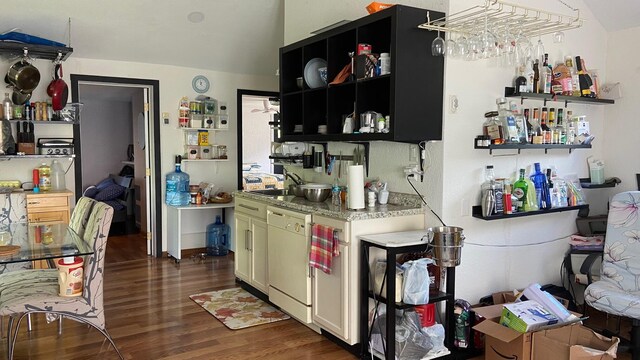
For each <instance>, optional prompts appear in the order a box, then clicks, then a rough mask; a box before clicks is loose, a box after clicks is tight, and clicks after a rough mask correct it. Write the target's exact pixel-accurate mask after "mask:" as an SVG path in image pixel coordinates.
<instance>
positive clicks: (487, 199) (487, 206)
mask: <svg viewBox="0 0 640 360" xmlns="http://www.w3.org/2000/svg"><path fill="white" fill-rule="evenodd" d="M484 179H485V181H484V183H482V186H481V190H482V213H483V215H485V216H490V215H495V214H502V213H503V212H504V203H503V194H504V187H503V184H502V183H501V182H498V181H496V175H495V172H494V170H493V165H487V166H486V167H485V170H484Z"/></svg>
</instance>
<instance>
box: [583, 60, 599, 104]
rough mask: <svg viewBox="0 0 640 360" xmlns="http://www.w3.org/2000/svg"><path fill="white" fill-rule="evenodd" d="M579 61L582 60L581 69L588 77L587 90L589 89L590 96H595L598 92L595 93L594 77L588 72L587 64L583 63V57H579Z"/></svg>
mask: <svg viewBox="0 0 640 360" xmlns="http://www.w3.org/2000/svg"><path fill="white" fill-rule="evenodd" d="M580 61H581V62H582V70H583V71H584V73H585V74H587V76H588V77H589V90H590V91H591V96H590V97H591V98H597V97H598V94H597V93H596V79H595V77H594V76H592V75H591V73H589V70H587V66H586V65H585V64H584V59H581V60H580Z"/></svg>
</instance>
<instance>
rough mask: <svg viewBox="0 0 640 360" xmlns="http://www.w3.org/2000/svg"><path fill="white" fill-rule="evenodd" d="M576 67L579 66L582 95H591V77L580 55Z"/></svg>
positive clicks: (577, 57)
mask: <svg viewBox="0 0 640 360" xmlns="http://www.w3.org/2000/svg"><path fill="white" fill-rule="evenodd" d="M576 67H577V68H578V82H579V84H580V96H582V97H592V96H591V78H590V77H589V75H588V74H587V73H586V71H585V70H584V68H583V67H582V60H581V59H580V56H576Z"/></svg>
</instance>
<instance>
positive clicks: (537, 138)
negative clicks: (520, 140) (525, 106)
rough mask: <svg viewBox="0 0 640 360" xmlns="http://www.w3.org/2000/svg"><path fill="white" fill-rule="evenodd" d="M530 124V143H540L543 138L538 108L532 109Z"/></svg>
mask: <svg viewBox="0 0 640 360" xmlns="http://www.w3.org/2000/svg"><path fill="white" fill-rule="evenodd" d="M530 122H531V126H532V127H533V136H532V140H531V143H532V144H542V142H543V140H544V138H543V136H542V128H541V127H540V109H538V108H535V109H533V118H532V119H531V121H530Z"/></svg>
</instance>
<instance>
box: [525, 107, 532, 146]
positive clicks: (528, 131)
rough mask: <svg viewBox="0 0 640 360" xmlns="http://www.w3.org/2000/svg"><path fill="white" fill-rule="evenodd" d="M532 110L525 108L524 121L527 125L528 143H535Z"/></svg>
mask: <svg viewBox="0 0 640 360" xmlns="http://www.w3.org/2000/svg"><path fill="white" fill-rule="evenodd" d="M530 114H531V110H530V109H524V121H525V126H526V127H527V143H529V144H533V125H531V122H530V121H529V119H530Z"/></svg>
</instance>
